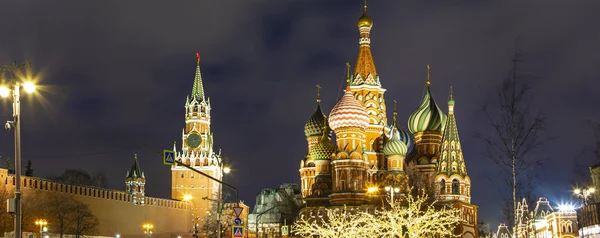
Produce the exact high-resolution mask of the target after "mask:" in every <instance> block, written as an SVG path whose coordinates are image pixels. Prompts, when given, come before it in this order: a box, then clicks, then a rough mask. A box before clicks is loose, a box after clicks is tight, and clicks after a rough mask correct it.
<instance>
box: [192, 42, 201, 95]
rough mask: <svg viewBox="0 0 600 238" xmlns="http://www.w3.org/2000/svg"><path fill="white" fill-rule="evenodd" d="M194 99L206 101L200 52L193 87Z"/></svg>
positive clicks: (197, 54)
mask: <svg viewBox="0 0 600 238" xmlns="http://www.w3.org/2000/svg"><path fill="white" fill-rule="evenodd" d="M192 98H196V100H199V101H204V86H203V85H202V74H200V52H197V53H196V76H195V77H194V86H193V87H192Z"/></svg>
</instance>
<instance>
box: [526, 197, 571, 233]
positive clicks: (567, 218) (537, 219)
mask: <svg viewBox="0 0 600 238" xmlns="http://www.w3.org/2000/svg"><path fill="white" fill-rule="evenodd" d="M516 215H517V222H516V224H517V225H516V234H517V236H516V238H555V237H556V238H574V237H579V234H578V225H577V224H578V223H577V213H576V212H575V208H574V206H572V205H571V206H570V205H559V206H557V210H556V211H555V210H554V208H552V205H551V204H550V201H548V199H546V198H544V197H542V198H539V200H538V201H537V202H536V204H535V208H534V209H533V210H529V206H528V205H527V201H526V200H525V199H523V200H522V201H521V202H519V203H518V204H517V214H516Z"/></svg>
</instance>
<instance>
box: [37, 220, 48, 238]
mask: <svg viewBox="0 0 600 238" xmlns="http://www.w3.org/2000/svg"><path fill="white" fill-rule="evenodd" d="M35 224H36V225H38V226H40V238H42V236H43V235H44V228H45V226H46V225H48V221H46V220H44V219H37V220H35Z"/></svg>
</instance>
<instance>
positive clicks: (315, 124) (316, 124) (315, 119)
mask: <svg viewBox="0 0 600 238" xmlns="http://www.w3.org/2000/svg"><path fill="white" fill-rule="evenodd" d="M317 88H319V89H320V87H319V85H317ZM323 133H327V134H329V124H328V123H327V119H326V118H325V114H323V111H321V99H320V96H317V108H316V109H315V112H314V113H313V114H312V116H311V117H310V118H309V119H308V121H306V123H305V124H304V135H306V137H311V136H320V135H323Z"/></svg>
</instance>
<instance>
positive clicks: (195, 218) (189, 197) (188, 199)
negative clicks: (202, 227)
mask: <svg viewBox="0 0 600 238" xmlns="http://www.w3.org/2000/svg"><path fill="white" fill-rule="evenodd" d="M183 201H185V202H189V203H190V204H191V205H192V222H193V224H192V225H193V226H194V231H193V232H194V234H193V236H194V237H198V220H199V219H200V215H199V214H198V216H196V213H197V212H198V208H197V207H196V203H195V202H194V197H193V196H192V195H189V194H185V195H183ZM194 210H196V213H194Z"/></svg>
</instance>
